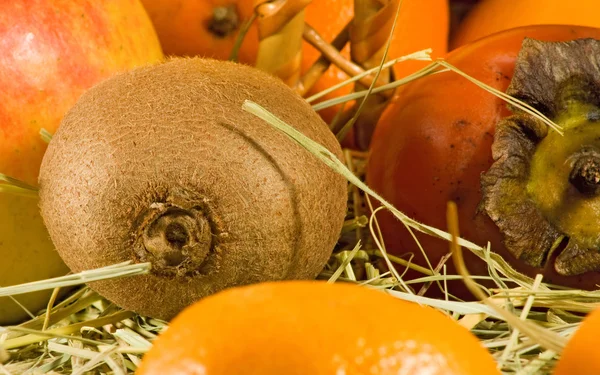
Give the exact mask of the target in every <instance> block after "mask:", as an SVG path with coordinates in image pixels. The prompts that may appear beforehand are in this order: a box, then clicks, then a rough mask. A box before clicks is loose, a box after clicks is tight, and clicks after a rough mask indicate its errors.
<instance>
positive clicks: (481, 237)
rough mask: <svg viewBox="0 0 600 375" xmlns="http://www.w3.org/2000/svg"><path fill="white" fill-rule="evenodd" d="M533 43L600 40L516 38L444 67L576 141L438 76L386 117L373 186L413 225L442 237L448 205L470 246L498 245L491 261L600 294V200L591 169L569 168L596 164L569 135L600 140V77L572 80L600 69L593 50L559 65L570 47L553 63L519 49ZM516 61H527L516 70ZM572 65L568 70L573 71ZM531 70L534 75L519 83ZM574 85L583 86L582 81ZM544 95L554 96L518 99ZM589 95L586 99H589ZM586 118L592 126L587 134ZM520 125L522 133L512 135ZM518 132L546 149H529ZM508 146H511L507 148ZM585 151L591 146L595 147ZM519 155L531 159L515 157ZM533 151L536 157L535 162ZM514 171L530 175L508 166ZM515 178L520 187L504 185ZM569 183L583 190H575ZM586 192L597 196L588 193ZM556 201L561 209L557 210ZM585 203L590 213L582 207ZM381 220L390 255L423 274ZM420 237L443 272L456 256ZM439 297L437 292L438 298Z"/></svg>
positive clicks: (472, 263) (376, 144)
mask: <svg viewBox="0 0 600 375" xmlns="http://www.w3.org/2000/svg"><path fill="white" fill-rule="evenodd" d="M525 38H533V39H535V40H539V41H547V42H551V41H557V42H558V41H571V40H575V39H579V38H600V29H596V28H587V27H577V26H560V25H555V26H530V27H523V28H515V29H511V30H507V31H505V32H502V33H497V34H494V35H492V36H489V37H486V38H483V39H481V40H479V41H477V42H474V43H471V44H469V45H466V46H464V47H461V48H459V49H457V50H455V51H452V52H450V53H449V54H448V56H447V58H446V59H447V61H448V62H449V63H451V64H453V65H454V66H456V67H458V68H459V69H461V70H462V71H463V72H465V73H467V74H468V75H470V76H472V77H474V78H475V79H477V80H479V81H482V82H483V83H485V84H487V85H489V86H491V87H493V88H495V89H497V90H500V91H503V92H509V94H515V95H516V96H517V97H519V98H521V99H522V100H525V101H526V102H527V103H529V104H530V105H533V106H534V107H536V108H537V109H539V110H540V111H542V112H543V113H544V114H546V115H547V116H549V117H550V118H551V119H553V120H555V121H556V122H558V123H559V124H562V125H563V126H564V127H565V129H566V130H565V132H566V133H565V139H566V140H568V141H566V142H565V143H564V144H561V143H560V140H561V138H556V137H557V135H556V134H555V133H556V132H554V131H552V130H548V129H546V128H544V127H543V126H542V125H540V123H539V122H537V121H536V120H532V119H525V120H523V118H522V117H515V116H517V115H519V116H521V114H520V112H519V111H516V112H515V111H514V108H509V107H508V106H507V104H506V103H505V102H504V101H503V100H501V99H499V98H498V97H496V96H495V95H493V94H492V93H490V92H488V91H485V90H484V89H483V88H480V87H478V86H477V85H475V84H474V83H472V82H470V81H468V80H467V79H465V78H463V77H461V76H460V75H458V74H455V73H452V72H445V73H439V74H435V75H431V76H428V77H425V78H423V79H419V80H417V81H414V82H413V83H410V84H409V85H407V86H406V87H405V88H404V89H403V90H402V91H400V92H399V93H398V96H397V97H395V98H394V100H393V102H392V103H391V104H390V105H389V106H388V108H387V109H386V111H385V112H384V114H383V116H382V117H381V119H380V121H379V123H378V126H377V128H376V131H375V134H374V137H373V143H372V144H371V149H370V156H369V160H368V165H367V175H366V181H367V183H368V184H369V185H370V186H371V187H372V188H373V189H374V190H375V191H377V192H379V193H380V194H381V195H382V196H383V197H384V198H386V199H387V200H388V201H389V202H391V203H392V204H393V205H394V206H395V207H397V208H398V209H400V210H401V211H403V212H405V213H406V214H407V215H409V216H410V217H412V218H414V219H416V220H418V221H420V222H422V223H425V224H428V225H431V226H434V227H437V228H441V229H444V228H445V227H446V223H445V215H444V212H445V207H446V204H447V201H449V200H452V201H455V202H456V203H457V205H458V214H459V220H460V225H461V232H462V233H461V235H462V236H463V237H465V238H466V239H468V240H470V241H473V242H475V243H477V244H479V245H481V246H485V245H486V243H487V241H490V242H491V249H492V251H494V252H497V253H498V254H500V255H501V256H503V257H504V258H505V259H506V260H507V261H508V262H509V263H510V264H511V265H512V266H513V267H514V268H515V269H517V270H518V271H520V272H523V273H525V274H528V275H532V276H533V275H535V274H536V273H542V274H543V275H544V276H545V281H546V282H549V283H555V284H561V285H565V286H570V287H575V288H583V289H595V288H596V285H597V284H598V283H599V282H600V273H599V272H598V271H600V268H598V260H597V259H596V257H597V254H598V253H597V251H596V250H593V248H594V246H595V243H594V242H593V239H594V238H595V236H594V233H596V236H597V233H598V232H595V230H596V229H595V228H594V227H593V224H590V225H586V224H585V222H589V223H595V222H596V221H595V220H596V219H594V217H595V216H589V215H588V214H589V213H590V212H593V209H590V208H589V207H588V205H589V204H591V205H594V204H596V203H595V202H596V200H595V199H593V198H591V197H592V196H594V194H595V190H594V185H593V181H594V178H593V176H595V175H593V168H590V169H585V168H582V169H581V170H580V171H579V172H578V171H576V170H575V169H576V168H575V167H574V166H572V165H571V164H572V162H577V163H578V162H582V163H583V161H584V160H587V159H586V157H587V156H589V155H590V154H589V153H587V152H588V151H589V150H588V151H586V150H583V149H582V147H583V146H582V144H581V143H580V142H582V141H581V139H578V138H577V137H579V136H578V135H577V134H578V133H577V131H578V130H577V129H587V128H581V127H579V128H578V127H573V126H574V125H578V126H579V125H581V126H589V127H590V129H591V130H589V131H588V130H586V131H585V132H587V134H588V135H589V134H593V133H594V132H595V131H596V130H595V128H594V127H593V122H594V121H595V120H594V119H595V117H594V116H595V113H596V112H595V105H596V104H594V103H595V102H594V100H595V99H593V98H591V96H594V95H597V94H598V92H599V91H600V89H598V88H597V87H596V84H597V82H600V80H597V78H596V77H595V76H593V74H596V73H594V72H589V71H585V72H583V71H581V72H579V71H578V70H576V69H579V67H580V66H588V65H589V66H593V63H591V64H590V63H589V62H587V60H585V58H592V59H593V58H595V57H594V56H595V55H594V52H595V49H592V47H591V46H589V45H581V46H578V48H579V49H578V48H575V47H573V48H572V49H569V50H568V51H566V52H563V56H568V57H561V55H560V54H558V53H555V52H552V53H551V49H552V48H559V47H560V48H567V46H570V45H568V44H562V43H557V44H552V45H550V46H548V47H547V48H548V49H550V50H549V51H546V50H544V49H540V50H538V49H536V48H537V47H536V45H530V44H531V43H528V45H529V47H528V48H529V50H527V49H525V48H523V49H522V43H523V41H524V39H525ZM594 46H595V45H594ZM568 48H571V47H568ZM594 48H595V47H594ZM532 51H533V52H532ZM519 53H521V54H522V56H523V57H522V61H521V64H518V65H517V64H516V61H517V56H518V55H519ZM536 53H537V55H536ZM538 55H539V56H538ZM535 56H538V59H537V60H536V59H535ZM566 59H570V61H569V63H567V61H565V60H566ZM576 62H577V63H576ZM532 64H535V65H534V66H535V69H536V70H535V71H533V72H532V71H528V72H529V73H528V74H525V73H523V71H525V69H526V68H530V67H531V65H532ZM540 64H541V65H540ZM544 64H546V65H544ZM586 64H588V65H586ZM541 66H543V67H544V68H542V67H541ZM548 66H552V67H553V68H554V69H555V71H554V72H555V73H563V72H567V73H569V74H567V73H565V74H564V77H562V76H561V77H559V78H556V77H553V76H552V74H551V73H548V72H547V71H546V70H547V68H546V67H548ZM569 67H571V68H569ZM516 68H518V71H520V72H521V74H520V75H519V76H518V79H515V77H514V76H513V75H514V72H515V69H516ZM569 69H573V70H571V71H570V70H569ZM571 75H574V76H573V77H572V76H571ZM577 75H580V76H581V81H579V80H578V79H577V78H574V77H575V76H577ZM590 77H591V78H590ZM536 79H537V80H536ZM536 84H537V85H538V86H539V87H541V88H543V89H544V90H546V91H545V92H539V91H537V92H535V93H532V92H525V91H523V90H521V89H522V88H523V87H526V88H527V87H534V86H535V85H536ZM563 84H564V85H566V86H564V87H563ZM509 85H510V86H509ZM508 88H512V91H507V89H508ZM588 92H589V93H590V94H589V95H588V96H585V95H583V93H588ZM553 95H554V96H553ZM571 97H572V98H575V99H577V100H578V102H577V103H579V102H580V101H581V102H587V104H585V105H583V104H581V105H580V106H579V107H577V106H575V107H571V104H570V102H569V101H568V100H569V98H571ZM565 98H566V99H565ZM594 98H595V96H594ZM578 105H579V104H578ZM565 108H568V110H566V109H565ZM509 116H510V117H509ZM588 118H589V121H588V122H589V124H587V123H586V122H585V121H587V120H586V119H588ZM515 119H517V120H518V121H516V120H515ZM513 120H514V121H516V122H515V123H511V122H510V121H513ZM500 123H503V127H502V129H503V131H502V133H501V134H500V135H499V134H498V133H496V130H497V126H499V124H500ZM586 124H587V125H586ZM544 126H545V125H544ZM511 129H517V130H518V131H519V132H520V134H521V135H531V136H532V137H533V135H536V136H537V137H538V139H537V140H532V139H529V138H527V139H522V137H517V136H516V135H515V134H513V133H511ZM582 131H583V130H582ZM546 135H547V136H546ZM507 138H512V141H511V142H507V141H506V139H507ZM534 138H535V137H534ZM542 139H543V141H542ZM583 143H586V142H583ZM588 143H590V145H591V146H593V145H594V144H595V141H592V140H590V141H589V142H588ZM519 145H521V146H527V147H529V149H527V150H524V149H522V148H519V147H516V146H519ZM509 146H510V147H509ZM513 146H515V147H513ZM511 147H512V148H511ZM532 150H538V151H539V154H536V155H537V156H535V157H534V156H532V155H531V152H533V151H532ZM540 150H541V151H540ZM590 152H591V151H590ZM577 153H579V154H577ZM586 153H587V154H586ZM507 155H508V156H510V158H508V156H507ZM519 155H520V156H519ZM540 155H542V156H540ZM544 155H545V156H544ZM548 155H550V156H548ZM552 155H554V156H552ZM586 155H587V156H586ZM503 156H507V157H506V158H503ZM507 159H508V160H509V161H511V162H513V161H515V160H521V161H523V162H524V164H522V165H521V164H519V165H517V164H511V163H507V162H506V161H507ZM589 160H592V161H593V160H594V159H593V158H591V159H589ZM525 162H527V163H525ZM528 163H529V164H528ZM584 165H585V163H584ZM594 165H595V164H593V163H591V164H590V166H591V167H593V166H594ZM559 166H560V167H559ZM492 167H494V168H493V169H492ZM571 167H573V169H572V170H571V169H570V168H571ZM586 168H587V167H586ZM511 171H512V173H513V174H514V175H513V177H514V179H513V180H510V178H509V177H508V176H510V173H511ZM530 171H531V173H529V172H530ZM517 172H519V173H517ZM569 173H573V175H572V176H571V177H573V178H574V179H579V180H580V181H579V182H573V179H572V178H571V177H570V176H569ZM482 174H484V175H485V176H484V178H482ZM577 184H580V185H582V187H581V186H580V187H577V186H576V185H577ZM586 184H587V185H589V186H587V187H586ZM586 189H588V190H589V192H582V191H583V190H586ZM545 190H548V191H546V192H545ZM567 192H568V193H567ZM586 194H588V195H589V197H586ZM557 196H559V197H561V196H562V197H563V198H564V199H562V200H561V199H556V197H557ZM585 201H589V202H588V203H585V204H584V203H583V202H585ZM576 207H580V208H581V209H582V210H584V211H578V209H576ZM592 207H595V206H592ZM590 210H591V211H590ZM563 214H564V215H563ZM577 215H579V216H577ZM378 218H379V223H380V225H381V229H382V232H383V239H384V240H385V244H386V247H387V249H388V250H389V251H390V252H392V253H395V254H405V253H413V254H414V255H415V257H414V259H413V261H415V262H416V263H418V264H421V265H423V266H427V263H426V262H425V259H424V256H423V255H422V254H421V251H420V250H419V248H418V246H417V244H416V242H415V241H414V239H413V238H412V236H411V235H410V234H409V232H408V231H407V229H405V227H404V226H403V224H401V223H400V222H399V221H398V220H396V219H395V218H393V217H392V216H391V215H390V214H389V213H387V212H385V211H384V212H381V213H380V214H378ZM586 220H587V221H586ZM416 235H417V238H418V240H419V241H420V243H421V244H422V245H423V248H424V250H425V252H426V254H427V257H428V259H429V260H430V262H431V263H432V265H433V266H434V267H435V266H436V265H437V264H438V262H439V261H440V260H441V258H442V257H443V256H444V255H445V254H447V253H448V243H447V241H444V240H440V239H437V238H434V237H432V236H428V235H424V234H420V233H417V234H416ZM561 239H562V240H563V241H562V242H561ZM565 241H567V242H568V243H565ZM588 248H589V249H590V250H588ZM569 257H571V259H568V258H569ZM465 258H466V261H467V265H468V267H469V270H470V271H471V272H472V273H474V274H480V275H481V274H483V275H487V264H486V263H485V262H483V261H482V260H481V259H479V258H478V257H477V256H476V255H474V254H472V253H470V252H465ZM451 263H452V262H448V267H449V271H448V272H450V273H455V272H456V270H455V269H454V267H453V266H452V264H451ZM448 285H449V289H450V291H451V292H454V293H455V294H456V295H458V296H462V297H463V298H469V297H471V295H470V293H468V292H466V291H465V290H464V288H463V287H462V281H449V283H448ZM433 289H435V288H430V292H431V293H432V294H435V292H434V291H433Z"/></svg>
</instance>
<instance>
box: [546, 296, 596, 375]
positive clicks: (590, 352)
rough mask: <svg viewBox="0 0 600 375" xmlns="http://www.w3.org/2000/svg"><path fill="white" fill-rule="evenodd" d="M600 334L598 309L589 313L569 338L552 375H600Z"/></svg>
mask: <svg viewBox="0 0 600 375" xmlns="http://www.w3.org/2000/svg"><path fill="white" fill-rule="evenodd" d="M599 333H600V308H597V309H595V310H594V311H592V312H591V313H589V314H588V315H587V316H586V317H585V319H584V320H583V321H582V322H581V325H580V326H579V329H578V330H577V331H576V332H575V333H574V334H573V336H571V338H570V339H569V341H568V342H567V345H566V346H565V349H564V350H563V352H562V353H561V355H560V358H559V360H558V363H557V364H556V367H555V368H554V372H553V373H552V375H574V374H577V375H597V374H600V356H598V354H599V352H600V351H599V350H598V344H597V343H598V334H599Z"/></svg>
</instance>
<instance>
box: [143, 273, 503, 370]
mask: <svg viewBox="0 0 600 375" xmlns="http://www.w3.org/2000/svg"><path fill="white" fill-rule="evenodd" d="M399 373H402V374H405V375H411V374H413V375H414V374H424V373H427V374H430V375H435V374H445V375H450V374H461V375H468V374H473V375H481V374H486V375H488V374H499V372H498V370H497V369H496V364H495V362H494V360H493V358H492V356H491V355H490V354H489V353H488V352H487V350H486V349H485V348H484V347H483V346H482V345H481V344H480V342H479V341H478V340H477V338H476V337H475V336H474V335H472V334H471V333H470V332H469V331H468V330H467V329H466V328H463V327H462V326H460V325H459V324H457V323H456V322H454V321H453V320H451V319H450V318H449V317H447V316H445V315H444V314H442V313H441V312H439V311H437V310H434V309H433V308H430V307H426V306H421V305H418V304H415V303H412V302H407V301H404V300H400V299H397V298H394V297H392V296H390V295H387V294H385V293H383V292H380V291H376V290H372V289H369V288H367V287H362V286H358V285H353V284H347V283H333V284H329V283H326V282H322V281H280V282H266V283H261V284H253V285H250V286H244V287H238V288H232V289H228V290H226V291H223V292H220V293H218V294H215V295H212V296H210V297H206V298H204V299H202V300H200V301H199V302H197V303H195V304H194V305H192V306H190V307H188V308H187V309H185V310H184V311H183V312H182V313H180V314H179V315H178V316H177V317H175V319H174V320H173V321H172V322H171V324H170V326H169V328H168V329H167V330H166V331H165V332H163V333H162V334H161V335H160V336H158V338H157V339H156V340H155V341H154V345H153V347H152V348H151V349H150V351H148V352H147V353H146V354H145V356H144V357H143V358H142V363H141V365H140V367H139V369H138V371H137V374H138V375H152V374H206V375H215V374H263V375H264V374H290V375H291V374H314V375H319V374H332V375H333V374H365V375H366V374H380V375H385V374H399Z"/></svg>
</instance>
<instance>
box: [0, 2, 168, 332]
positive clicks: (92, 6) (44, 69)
mask: <svg viewBox="0 0 600 375" xmlns="http://www.w3.org/2000/svg"><path fill="white" fill-rule="evenodd" d="M162 59H163V53H162V50H161V47H160V44H159V41H158V38H157V36H156V32H155V30H154V28H153V26H152V23H151V21H150V19H149V18H148V15H147V14H146V12H145V10H144V8H143V6H142V5H141V3H140V2H139V0H102V1H97V0H11V1H4V2H3V4H2V6H1V7H0V172H1V173H4V174H6V175H9V176H12V177H14V178H17V179H19V180H21V181H24V182H26V183H28V184H31V185H36V181H37V176H38V171H39V165H40V163H41V160H42V156H43V154H44V151H45V149H46V144H45V143H44V142H43V141H42V139H41V138H40V135H39V132H40V129H42V128H45V129H47V130H48V131H50V132H53V131H55V130H56V128H57V127H58V125H59V122H60V120H61V118H62V116H63V115H64V113H65V112H66V111H67V110H68V109H69V108H70V107H71V106H72V105H73V104H74V103H75V101H76V100H77V99H78V98H79V96H80V95H81V94H82V93H83V92H84V91H85V90H86V89H88V88H89V87H91V86H92V85H94V84H96V83H98V82H100V81H101V80H103V79H105V78H107V77H109V76H111V75H113V74H115V73H117V72H120V71H124V70H128V69H131V68H133V67H136V66H139V65H143V64H150V63H155V62H158V61H160V60H162ZM0 207H1V210H0V255H1V260H0V286H7V285H13V284H18V283H23V282H28V281H32V280H39V279H45V278H49V277H54V276H59V275H64V274H66V273H67V272H68V269H67V268H66V266H65V265H64V264H63V262H62V260H61V259H60V258H59V256H58V255H57V253H55V251H54V248H53V246H52V244H51V242H50V240H49V236H48V234H47V233H46V229H45V228H44V226H43V223H42V220H41V217H40V215H39V212H38V208H37V199H36V198H26V197H19V196H15V195H12V194H9V193H0ZM48 295H49V292H48V293H46V292H43V293H30V294H26V295H20V296H16V299H17V300H19V301H20V302H21V303H23V304H24V305H25V307H27V308H28V309H29V310H31V311H33V312H36V311H38V310H39V309H41V308H43V307H44V306H45V304H46V303H47V301H48ZM24 317H26V314H25V312H24V311H23V310H22V308H20V307H19V306H18V305H17V304H16V303H14V301H11V300H9V299H8V298H0V324H8V323H14V322H17V321H19V320H22V319H23V318H24Z"/></svg>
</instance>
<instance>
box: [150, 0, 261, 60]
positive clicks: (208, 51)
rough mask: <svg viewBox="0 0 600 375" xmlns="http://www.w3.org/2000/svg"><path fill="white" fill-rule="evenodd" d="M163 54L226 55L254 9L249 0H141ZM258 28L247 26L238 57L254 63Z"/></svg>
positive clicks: (217, 57) (226, 56)
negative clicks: (248, 27)
mask: <svg viewBox="0 0 600 375" xmlns="http://www.w3.org/2000/svg"><path fill="white" fill-rule="evenodd" d="M141 1H142V4H144V7H145V8H146V11H147V12H148V15H149V16H150V19H151V20H152V23H153V24H154V28H155V29H156V33H157V34H158V38H159V40H160V43H161V45H162V47H163V51H164V53H165V55H175V56H194V55H202V56H206V57H212V58H215V59H220V60H226V59H228V58H229V55H230V54H231V51H232V50H233V46H234V44H235V41H236V38H237V36H238V34H239V31H240V27H242V25H243V24H244V23H246V22H247V21H248V20H249V19H250V18H251V17H252V14H253V13H254V1H252V0H179V1H173V0H141ZM257 50H258V29H257V28H256V27H252V28H250V29H249V30H248V33H247V34H246V37H245V39H244V43H243V44H242V46H241V48H240V51H239V56H238V57H239V61H240V62H242V63H246V64H254V60H255V59H256V53H257Z"/></svg>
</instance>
